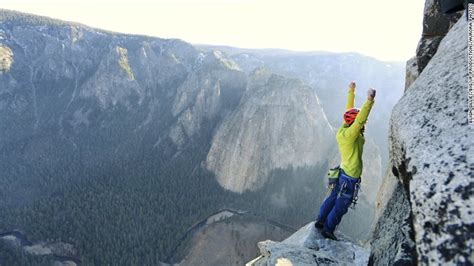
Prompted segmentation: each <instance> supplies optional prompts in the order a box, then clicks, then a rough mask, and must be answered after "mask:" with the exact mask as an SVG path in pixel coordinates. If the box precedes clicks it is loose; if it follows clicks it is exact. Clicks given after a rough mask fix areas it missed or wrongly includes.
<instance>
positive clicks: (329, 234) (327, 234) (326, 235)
mask: <svg viewBox="0 0 474 266" xmlns="http://www.w3.org/2000/svg"><path fill="white" fill-rule="evenodd" d="M321 235H323V236H324V238H327V239H331V240H334V241H337V237H336V236H335V235H334V233H333V232H329V231H326V230H324V229H323V230H322V231H321Z"/></svg>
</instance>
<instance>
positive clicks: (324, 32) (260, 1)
mask: <svg viewBox="0 0 474 266" xmlns="http://www.w3.org/2000/svg"><path fill="white" fill-rule="evenodd" d="M423 4H424V1H423V0H391V1H389V0H359V1H355V0H341V1H335V0H273V1H271V0H155V1H152V0H137V1H131V0H115V1H112V0H0V8H6V9H13V10H19V11H24V12H28V13H33V14H38V15H45V16H49V17H54V18H59V19H63V20H68V21H75V22H80V23H83V24H87V25H90V26H93V27H98V28H103V29H107V30H112V31H117V32H124V33H134V34H146V35H151V36H158V37H163V38H180V39H183V40H185V41H188V42H191V43H199V44H221V45H230V46H236V47H245V48H282V49H290V50H297V51H333V52H358V53H362V54H365V55H369V56H373V57H376V58H378V59H382V60H396V61H405V60H407V59H409V58H410V57H412V56H413V55H414V54H415V49H416V45H417V43H418V39H419V38H420V35H421V29H422V17H423Z"/></svg>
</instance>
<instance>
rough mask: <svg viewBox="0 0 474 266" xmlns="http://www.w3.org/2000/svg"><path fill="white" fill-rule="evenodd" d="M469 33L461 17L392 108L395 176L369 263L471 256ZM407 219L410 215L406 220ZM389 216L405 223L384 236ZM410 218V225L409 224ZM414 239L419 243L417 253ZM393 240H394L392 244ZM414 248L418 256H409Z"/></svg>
mask: <svg viewBox="0 0 474 266" xmlns="http://www.w3.org/2000/svg"><path fill="white" fill-rule="evenodd" d="M429 2H430V1H428V2H427V3H429ZM466 32H467V22H466V18H465V17H463V18H461V19H460V20H459V21H458V22H457V23H456V25H455V26H453V28H452V29H451V30H450V31H449V33H448V34H447V35H446V37H445V38H444V39H443V41H442V42H441V44H440V46H439V48H438V51H437V53H436V54H435V56H434V57H433V59H432V60H431V61H430V62H429V63H428V65H427V66H426V68H425V69H424V70H423V72H422V73H421V74H420V76H419V77H418V78H417V79H416V80H415V82H414V83H413V84H412V85H411V86H410V88H409V90H407V91H406V93H405V95H404V96H403V97H402V99H401V100H400V101H399V102H398V103H397V105H396V106H395V107H394V110H393V113H392V118H391V133H390V142H391V145H390V154H391V164H392V168H391V169H392V174H390V175H388V176H387V179H389V180H390V179H394V178H395V177H396V178H397V180H396V181H393V180H392V181H387V182H391V183H392V184H394V185H391V186H390V185H385V186H384V187H385V189H388V188H389V189H390V190H393V191H395V192H393V194H392V196H391V198H390V199H389V201H391V202H392V203H389V204H387V205H386V207H385V209H384V210H383V213H382V214H381V216H380V218H379V221H378V224H377V227H376V230H375V232H374V236H375V237H374V240H373V241H372V249H373V252H372V254H373V262H374V265H378V264H379V263H382V262H383V261H387V260H386V259H387V258H389V257H391V258H399V257H400V256H398V255H397V254H405V255H403V256H401V257H405V258H402V259H401V260H402V261H411V262H412V263H415V261H414V260H415V258H416V260H417V262H419V263H422V264H425V265H426V264H443V265H444V264H451V265H452V264H457V265H467V264H472V263H473V261H474V258H473V256H472V254H473V248H472V247H473V246H474V234H473V232H474V231H473V228H474V214H473V211H472V210H473V206H474V200H473V194H474V189H473V188H474V182H473V177H474V176H473V170H474V158H473V156H470V155H471V154H472V147H473V146H474V139H473V138H472V137H471V134H472V130H473V126H472V124H468V121H467V111H468V110H467V104H466V103H467V96H468V92H467V78H468V73H467V65H468V62H467V56H466V54H467V44H468V42H467V34H466ZM394 186H395V188H394ZM400 187H403V188H404V190H405V192H404V193H402V192H401V191H400ZM404 195H405V196H406V197H407V199H406V200H405V199H404V197H405V196H404ZM400 196H401V197H400ZM397 197H398V198H397ZM403 202H406V203H403ZM408 202H409V204H408ZM408 207H409V208H410V209H411V214H409V212H408V209H407V208H408ZM409 216H412V218H411V219H409V220H408V221H406V217H409ZM393 219H395V220H396V219H401V220H403V221H402V224H401V225H400V226H399V227H400V228H401V230H402V232H405V233H404V234H403V236H400V235H396V234H392V233H388V234H385V231H384V227H385V225H384V222H387V221H390V220H393ZM410 223H411V224H412V229H409V228H408V227H409V224H410ZM410 230H413V233H410ZM388 232H390V230H389V231H388ZM379 236H381V237H380V238H379ZM403 238H404V239H403ZM411 241H414V242H415V243H416V250H415V249H414V248H412V247H411V244H410V243H411ZM393 243H398V244H397V245H396V247H394V246H393ZM403 243H405V244H403ZM384 252H385V253H384ZM413 252H416V253H415V254H416V256H412V257H411V258H412V259H410V256H409V254H412V255H413V254H414V253H413ZM382 253H384V254H382Z"/></svg>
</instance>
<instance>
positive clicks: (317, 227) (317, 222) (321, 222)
mask: <svg viewBox="0 0 474 266" xmlns="http://www.w3.org/2000/svg"><path fill="white" fill-rule="evenodd" d="M314 227H316V229H323V227H324V222H323V221H321V220H316V222H315V223H314Z"/></svg>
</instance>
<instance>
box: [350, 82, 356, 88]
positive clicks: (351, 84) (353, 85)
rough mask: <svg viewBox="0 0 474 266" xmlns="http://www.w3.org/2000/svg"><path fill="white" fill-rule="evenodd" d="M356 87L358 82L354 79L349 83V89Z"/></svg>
mask: <svg viewBox="0 0 474 266" xmlns="http://www.w3.org/2000/svg"><path fill="white" fill-rule="evenodd" d="M355 88H356V83H355V82H354V81H352V82H351V83H349V89H351V90H353V89H355Z"/></svg>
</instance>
